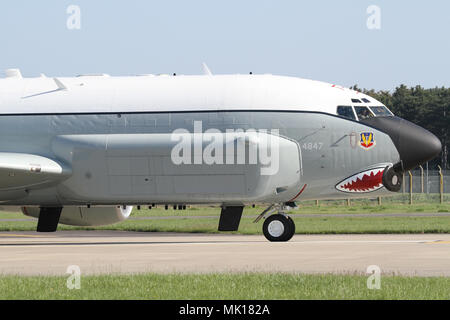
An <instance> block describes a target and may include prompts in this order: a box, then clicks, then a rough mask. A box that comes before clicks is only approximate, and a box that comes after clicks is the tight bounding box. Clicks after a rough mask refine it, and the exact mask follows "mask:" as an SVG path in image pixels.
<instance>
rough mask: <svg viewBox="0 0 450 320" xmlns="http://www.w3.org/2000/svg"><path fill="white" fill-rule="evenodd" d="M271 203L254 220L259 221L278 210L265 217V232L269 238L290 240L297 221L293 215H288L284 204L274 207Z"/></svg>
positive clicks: (270, 239)
mask: <svg viewBox="0 0 450 320" xmlns="http://www.w3.org/2000/svg"><path fill="white" fill-rule="evenodd" d="M274 207H275V205H271V206H270V207H268V208H267V209H266V210H264V211H263V213H261V215H259V216H258V218H256V220H255V221H254V222H258V221H259V220H260V219H261V218H263V217H264V216H265V215H266V214H270V213H272V212H275V211H278V213H276V214H272V215H270V216H269V217H268V218H267V219H265V221H264V224H263V233H264V236H265V237H266V239H267V240H269V241H272V242H275V241H278V242H281V241H289V240H290V239H291V238H292V237H293V236H294V234H295V223H294V221H293V220H292V218H291V217H288V216H287V215H286V214H285V213H284V212H283V209H284V206H283V205H280V206H278V207H277V208H274Z"/></svg>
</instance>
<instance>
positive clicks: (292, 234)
mask: <svg viewBox="0 0 450 320" xmlns="http://www.w3.org/2000/svg"><path fill="white" fill-rule="evenodd" d="M287 219H288V222H289V225H290V230H289V233H288V234H287V235H286V240H285V241H289V240H291V239H292V237H293V236H294V234H295V223H294V220H292V218H291V217H289V216H288V217H287Z"/></svg>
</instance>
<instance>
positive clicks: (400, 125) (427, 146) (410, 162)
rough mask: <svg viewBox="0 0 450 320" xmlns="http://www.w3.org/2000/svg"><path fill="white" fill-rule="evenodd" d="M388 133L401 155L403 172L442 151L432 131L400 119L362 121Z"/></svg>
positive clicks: (388, 118)
mask: <svg viewBox="0 0 450 320" xmlns="http://www.w3.org/2000/svg"><path fill="white" fill-rule="evenodd" d="M362 122H363V123H366V124H368V125H370V126H372V127H374V128H377V129H379V130H380V131H383V132H385V133H387V134H388V135H389V136H390V137H391V139H392V142H394V145H395V147H396V148H397V150H398V153H399V154H400V160H401V162H402V169H403V171H407V170H411V169H414V168H415V167H417V166H419V165H421V164H423V163H425V162H427V161H429V160H431V159H433V158H435V157H436V156H437V155H438V154H439V153H440V152H441V150H442V144H441V141H439V139H438V138H437V137H436V136H435V135H434V134H432V133H431V132H430V131H428V130H426V129H424V128H422V127H419V126H418V125H415V124H414V123H412V122H409V121H407V120H405V119H402V118H399V117H375V118H369V119H365V120H364V121H362Z"/></svg>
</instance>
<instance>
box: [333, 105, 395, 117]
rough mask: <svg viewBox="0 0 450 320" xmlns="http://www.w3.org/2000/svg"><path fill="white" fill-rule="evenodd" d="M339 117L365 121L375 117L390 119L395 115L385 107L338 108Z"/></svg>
mask: <svg viewBox="0 0 450 320" xmlns="http://www.w3.org/2000/svg"><path fill="white" fill-rule="evenodd" d="M336 113H337V115H338V116H340V117H343V118H348V119H352V120H357V121H358V120H359V121H361V120H364V119H368V118H373V117H390V116H393V115H394V114H393V113H392V112H391V111H389V109H388V108H386V107H385V106H373V107H371V106H367V107H366V106H338V107H337V110H336Z"/></svg>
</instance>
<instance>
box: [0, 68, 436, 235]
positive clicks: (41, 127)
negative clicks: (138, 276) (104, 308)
mask: <svg viewBox="0 0 450 320" xmlns="http://www.w3.org/2000/svg"><path fill="white" fill-rule="evenodd" d="M0 136H1V140H0V201H1V203H2V206H3V208H8V207H10V206H20V207H21V210H22V212H23V213H24V214H25V215H28V216H32V217H37V218H38V224H37V231H40V232H51V231H55V230H56V229H57V226H58V223H62V224H68V225H75V226H96V225H105V224H112V223H116V222H119V221H122V220H124V219H127V218H128V217H129V216H130V213H131V211H132V208H133V206H137V207H138V208H140V207H141V206H155V205H163V206H166V208H167V207H168V206H175V207H176V208H180V209H183V208H185V207H186V205H194V204H197V205H217V206H220V207H221V215H220V220H219V230H221V231H235V230H237V229H238V226H239V223H240V219H241V215H242V211H243V208H244V206H247V205H253V204H264V205H267V209H266V210H264V211H263V212H262V213H261V215H260V216H259V217H258V218H257V219H256V221H258V220H260V219H261V218H263V217H264V223H263V233H264V235H265V236H266V238H267V239H268V240H270V241H288V240H289V239H290V238H291V237H292V236H293V234H294V232H295V225H294V222H293V221H292V219H291V218H290V217H289V216H288V215H287V212H288V209H289V208H291V207H295V203H296V202H297V201H302V200H308V199H348V198H357V197H368V196H371V197H376V196H381V195H388V194H393V193H394V192H396V191H398V190H399V189H400V187H401V185H402V176H403V173H404V172H405V171H406V170H410V169H412V168H414V167H416V166H418V165H420V164H422V163H424V162H426V161H428V160H430V159H432V158H434V157H435V156H436V155H437V154H438V153H439V152H440V151H441V143H440V141H439V140H438V139H437V138H436V137H435V136H434V135H433V134H431V133H430V132H428V131H427V130H425V129H423V128H421V127H419V126H417V125H415V124H413V123H410V122H408V121H406V120H404V119H401V118H399V117H396V116H394V115H393V114H392V112H391V111H390V110H389V109H388V108H387V107H386V106H385V105H383V104H382V103H380V102H379V101H376V100H375V99H373V98H372V97H369V96H367V95H365V94H362V93H360V92H357V91H353V90H350V89H347V88H344V87H341V86H338V85H333V84H329V83H324V82H319V81H312V80H306V79H300V78H294V77H286V76H275V75H270V74H262V75H256V74H244V75H239V74H235V75H212V74H211V72H210V71H209V69H208V68H207V67H205V72H204V74H202V75H175V74H173V75H163V74H161V75H151V74H147V75H139V76H131V77H112V76H109V75H107V74H99V75H81V76H77V77H47V76H45V75H41V76H40V77H36V78H24V77H22V75H21V73H20V71H19V70H18V69H9V70H7V71H6V77H5V78H2V79H0Z"/></svg>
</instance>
